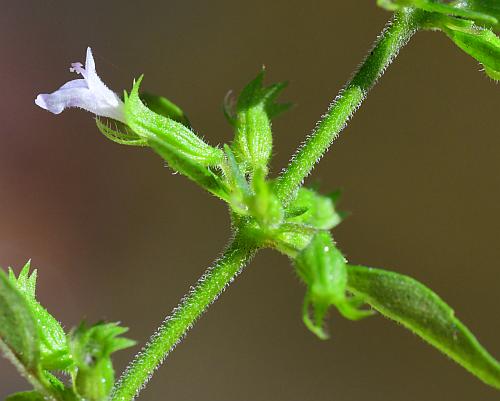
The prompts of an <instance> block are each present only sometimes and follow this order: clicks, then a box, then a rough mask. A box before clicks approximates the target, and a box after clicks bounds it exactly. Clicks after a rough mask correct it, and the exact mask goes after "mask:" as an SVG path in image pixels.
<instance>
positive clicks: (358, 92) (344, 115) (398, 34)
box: [111, 9, 421, 401]
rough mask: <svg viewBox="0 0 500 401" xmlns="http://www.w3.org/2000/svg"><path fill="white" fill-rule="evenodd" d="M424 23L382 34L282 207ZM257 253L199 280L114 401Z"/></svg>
mask: <svg viewBox="0 0 500 401" xmlns="http://www.w3.org/2000/svg"><path fill="white" fill-rule="evenodd" d="M420 19H421V13H420V12H418V11H414V10H410V9H409V10H407V11H402V12H400V13H397V14H396V16H395V17H394V20H393V21H392V23H390V24H389V25H388V27H387V28H386V29H385V30H384V31H383V32H382V34H381V35H380V37H379V39H378V40H377V42H376V44H375V47H374V48H373V50H372V51H371V52H370V54H369V55H368V56H367V57H366V59H365V61H364V63H363V64H362V65H361V67H360V68H359V70H358V72H357V73H356V74H355V75H354V77H353V78H352V80H351V81H350V82H349V83H348V84H347V86H346V87H345V89H344V90H343V91H342V92H341V93H340V94H339V95H338V96H337V98H336V100H335V102H334V103H333V104H332V106H331V107H330V108H329V110H328V112H327V114H326V115H325V117H324V118H323V120H322V121H321V122H320V123H319V124H318V126H317V128H316V129H315V131H314V132H313V134H312V135H311V136H310V137H309V138H308V139H307V141H306V142H305V143H304V145H303V146H302V147H301V148H300V149H299V150H298V152H297V154H296V155H295V157H294V158H293V159H292V161H291V162H290V165H289V166H288V168H287V169H286V170H285V171H284V172H283V174H282V175H281V177H280V178H279V179H278V181H277V183H276V187H275V189H276V191H277V195H278V197H279V198H280V200H281V201H282V202H283V204H284V205H286V204H287V203H288V202H289V201H290V200H291V199H292V198H293V194H294V193H295V190H296V189H297V188H298V187H299V185H300V184H301V183H302V181H303V180H304V178H305V177H306V176H307V175H308V174H309V173H310V172H311V170H312V169H313V167H314V165H315V164H316V163H317V162H318V160H319V159H320V158H321V156H322V155H323V154H324V152H326V150H327V149H328V147H329V146H330V145H331V143H332V142H333V140H334V139H335V138H336V137H337V135H338V133H339V132H340V131H341V130H342V128H343V127H344V126H345V124H346V123H347V121H348V120H349V118H350V117H351V115H352V114H353V113H354V112H355V111H356V109H357V108H358V107H359V105H360V104H361V102H362V101H363V99H364V98H365V96H366V94H367V93H368V91H369V90H370V88H371V87H372V86H373V85H374V84H375V83H376V81H377V79H378V78H379V77H380V76H381V75H382V74H383V73H384V71H385V69H386V67H387V66H388V65H389V64H390V63H391V61H392V60H393V58H394V57H395V56H396V55H397V53H398V52H399V50H400V49H401V47H403V46H404V45H405V44H406V43H407V42H408V40H409V39H410V38H411V36H412V35H413V34H414V32H415V31H416V29H417V28H418V26H419V21H420ZM256 249H257V247H256V246H254V245H253V244H252V242H249V238H248V237H242V236H241V235H237V236H236V237H235V239H234V240H233V242H232V243H231V244H230V245H229V246H228V248H227V250H226V251H225V252H224V254H223V255H222V257H221V258H220V259H219V260H218V261H217V262H216V263H215V265H214V266H213V267H211V268H209V269H208V271H207V272H206V273H205V274H204V275H203V276H202V277H201V278H200V280H199V281H198V283H197V285H196V287H195V288H194V289H193V290H192V291H191V292H190V293H189V294H188V295H187V296H186V297H185V298H184V299H183V300H182V301H181V303H180V305H179V306H178V307H177V308H175V309H174V311H173V312H172V314H171V315H170V316H169V317H167V318H166V319H165V321H164V322H163V323H162V325H161V326H160V327H159V329H158V330H157V332H156V333H155V334H154V335H153V336H152V337H151V339H150V341H149V343H148V344H146V346H145V347H144V349H143V350H142V352H141V353H139V354H138V355H137V356H136V357H135V359H134V360H133V361H132V362H131V363H130V365H129V366H128V367H127V369H126V370H125V372H124V373H123V375H122V377H121V378H120V380H119V381H118V382H117V384H116V386H115V388H114V389H113V392H112V395H111V401H130V400H132V399H134V398H135V396H136V395H137V394H138V392H139V391H140V390H141V389H142V388H143V387H144V385H145V384H146V383H147V381H148V380H149V378H150V377H151V375H152V374H153V372H154V370H155V369H156V368H157V367H158V366H159V365H160V364H161V363H162V362H163V360H164V359H165V358H166V357H167V355H168V354H169V353H170V351H171V350H172V349H173V348H174V347H175V346H176V344H177V343H178V342H179V341H180V340H181V339H182V338H183V337H184V335H185V334H186V333H187V331H188V330H189V329H190V328H191V326H192V325H193V324H194V322H195V321H196V320H197V319H198V317H199V316H200V315H201V314H202V313H203V312H204V311H205V310H206V309H207V307H208V306H210V304H211V303H212V302H214V301H215V300H216V299H217V297H218V296H219V295H220V293H221V292H222V291H223V290H224V288H225V287H226V286H227V285H228V284H229V283H231V281H233V279H234V278H235V277H236V276H237V275H238V273H239V272H240V271H241V269H242V268H243V267H244V266H245V265H246V264H247V263H248V261H249V260H250V259H251V257H252V256H253V254H254V253H255V251H256Z"/></svg>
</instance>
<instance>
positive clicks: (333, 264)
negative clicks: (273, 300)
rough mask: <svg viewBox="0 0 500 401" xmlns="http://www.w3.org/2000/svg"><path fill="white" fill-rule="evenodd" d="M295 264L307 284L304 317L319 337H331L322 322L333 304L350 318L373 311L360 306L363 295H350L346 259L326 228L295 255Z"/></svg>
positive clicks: (360, 316)
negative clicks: (348, 292) (348, 293)
mask: <svg viewBox="0 0 500 401" xmlns="http://www.w3.org/2000/svg"><path fill="white" fill-rule="evenodd" d="M295 266H296V268H297V273H298V274H299V277H300V278H301V279H302V280H303V281H304V283H305V284H306V285H307V293H306V297H305V300H304V307H303V311H302V317H303V320H304V323H305V324H306V326H307V327H308V328H309V329H310V330H311V331H312V332H313V333H315V334H316V335H317V336H318V337H319V338H321V339H326V338H328V335H327V333H326V332H325V331H324V329H323V325H324V320H325V316H326V314H327V312H328V309H329V308H330V306H335V307H336V308H337V309H338V310H339V312H340V313H341V314H342V315H343V316H344V317H346V318H348V319H351V320H358V319H361V318H364V317H366V316H369V315H371V311H367V310H360V309H358V307H359V306H360V304H361V303H362V302H361V301H362V300H361V299H360V298H350V297H348V295H347V293H346V290H347V268H346V260H345V258H344V256H343V255H342V254H341V253H340V251H339V250H338V249H337V247H335V245H334V243H333V240H332V237H331V236H330V234H329V233H328V232H327V231H320V232H318V233H317V234H316V235H315V236H314V237H313V239H312V241H311V242H310V244H309V245H308V246H307V247H306V248H305V249H304V250H303V251H302V252H301V253H300V254H299V255H298V256H297V257H296V258H295ZM310 307H312V310H313V315H312V316H310V313H309V308H310Z"/></svg>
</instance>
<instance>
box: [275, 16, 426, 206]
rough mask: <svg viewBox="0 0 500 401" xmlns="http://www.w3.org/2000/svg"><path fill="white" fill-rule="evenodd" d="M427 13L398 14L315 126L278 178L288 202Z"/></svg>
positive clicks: (281, 194) (282, 197)
mask: <svg viewBox="0 0 500 401" xmlns="http://www.w3.org/2000/svg"><path fill="white" fill-rule="evenodd" d="M424 15H425V14H424V13H422V12H421V11H419V10H415V9H410V8H408V9H405V10H404V11H401V12H398V13H396V14H395V16H394V19H393V20H392V21H391V22H390V23H389V24H388V26H387V27H386V29H385V30H384V31H383V32H382V34H381V35H380V36H379V38H378V40H377V41H376V42H375V46H374V47H373V49H372V50H371V51H370V53H369V54H368V56H367V57H366V58H365V60H364V62H363V63H362V64H361V66H360V67H359V69H358V71H357V72H356V74H355V75H354V77H353V78H352V79H351V80H350V81H349V82H348V83H347V85H346V86H345V88H344V89H343V90H342V91H341V92H340V94H339V95H338V96H337V98H336V99H335V101H334V102H333V103H332V104H331V106H330V107H329V109H328V112H327V113H326V114H325V115H324V116H323V119H322V120H321V121H320V122H319V123H318V125H317V126H316V129H315V130H314V131H313V133H312V134H311V135H310V136H309V137H308V138H307V140H306V141H305V142H304V144H303V146H302V147H301V148H300V149H299V150H298V151H297V153H296V154H295V155H294V157H293V158H292V160H291V161H290V164H289V165H288V167H287V168H286V169H285V170H284V171H283V173H282V174H281V176H280V177H279V178H278V180H277V182H276V187H275V189H276V193H277V196H278V197H279V199H280V200H281V201H282V202H283V203H284V204H285V205H286V204H288V203H289V202H290V201H291V200H292V199H293V196H294V194H295V192H296V190H297V188H298V187H299V186H300V185H301V183H302V182H303V180H304V179H305V178H306V177H307V176H308V175H309V173H310V172H311V170H312V169H313V168H314V165H315V164H316V163H317V162H318V161H319V160H320V159H321V157H322V156H323V154H324V153H325V152H326V151H327V150H328V148H329V147H330V145H331V144H332V142H333V141H334V140H335V139H336V138H337V136H338V134H339V133H340V131H342V129H343V128H344V127H345V125H346V124H347V121H348V120H349V119H350V117H351V116H352V115H353V113H354V112H355V111H356V110H357V109H358V107H359V106H360V105H361V103H362V102H363V100H364V99H365V97H366V95H367V93H368V91H369V90H370V89H371V88H372V87H373V86H374V85H375V83H376V82H377V80H378V78H380V77H381V76H382V75H383V73H384V71H385V69H386V68H387V66H389V64H390V63H391V62H392V60H393V59H394V57H396V56H397V54H398V52H399V50H400V49H401V48H402V47H403V46H404V45H405V44H406V43H407V42H408V40H409V39H410V38H411V37H412V36H413V34H414V33H415V32H416V30H417V29H418V27H419V26H420V23H421V20H422V18H423V16H424Z"/></svg>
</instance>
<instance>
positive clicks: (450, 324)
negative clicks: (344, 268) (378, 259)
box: [348, 266, 500, 389]
mask: <svg viewBox="0 0 500 401" xmlns="http://www.w3.org/2000/svg"><path fill="white" fill-rule="evenodd" d="M348 288H349V291H352V292H353V293H354V294H356V295H360V296H362V297H363V298H364V299H365V301H366V302H367V303H369V304H370V305H371V306H372V307H373V308H375V309H376V310H378V311H379V312H380V313H381V314H383V315H384V316H386V317H388V318H389V319H392V320H395V321H396V322H398V323H401V324H402V325H403V326H405V327H406V328H408V329H410V330H411V331H412V332H414V333H416V334H417V335H419V336H420V337H422V338H423V339H424V340H425V341H427V342H428V343H430V344H431V345H433V346H434V347H436V348H437V349H439V350H440V351H442V352H443V353H445V354H446V355H448V356H449V357H450V358H452V359H453V360H454V361H456V362H457V363H459V364H460V365H462V366H463V367H464V368H465V369H467V370H468V371H469V372H471V373H472V374H474V375H476V376H477V377H478V378H480V379H481V380H482V381H484V382H485V383H487V384H489V385H490V386H493V387H495V388H499V389H500V364H499V362H498V361H496V360H495V359H494V358H493V357H492V356H491V355H490V354H489V353H488V352H487V351H486V350H485V349H484V348H483V347H482V346H481V344H480V343H479V342H478V341H477V339H476V338H475V337H474V335H473V334H472V333H471V332H470V331H469V329H467V327H465V325H464V324H463V323H462V322H460V321H459V320H458V319H457V318H456V317H455V314H454V312H453V310H452V309H451V308H450V307H449V306H448V305H447V304H446V303H445V302H444V301H443V300H442V299H441V298H440V297H439V296H438V295H436V294H435V293H434V292H432V291H431V290H430V289H428V288H427V287H425V286H424V285H423V284H421V283H419V282H418V281H416V280H414V279H412V278H410V277H407V276H404V275H402V274H397V273H393V272H389V271H386V270H380V269H373V268H369V267H363V266H348Z"/></svg>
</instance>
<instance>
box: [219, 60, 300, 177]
mask: <svg viewBox="0 0 500 401" xmlns="http://www.w3.org/2000/svg"><path fill="white" fill-rule="evenodd" d="M263 80H264V69H262V70H261V72H260V73H259V74H258V75H257V77H256V78H255V79H254V80H252V81H251V82H250V83H249V84H248V85H247V86H246V87H245V88H244V89H243V91H242V92H241V94H240V96H239V97H238V102H237V104H236V115H235V116H232V115H231V112H230V111H229V107H227V106H226V107H225V108H224V110H225V114H226V116H227V118H228V120H229V121H230V122H234V126H235V129H236V134H235V138H234V142H233V145H232V148H233V151H234V154H235V156H236V159H237V160H238V162H239V163H241V164H242V166H243V169H244V171H245V173H248V172H253V171H254V170H257V169H261V170H264V171H266V172H267V165H268V162H269V159H270V157H271V153H272V145H273V137H272V132H271V119H272V118H274V117H276V116H277V115H279V114H281V113H282V112H284V111H286V110H288V109H289V108H290V106H291V105H290V104H289V103H284V104H282V103H275V100H276V98H277V97H278V95H279V94H280V93H281V91H282V90H283V89H284V88H285V87H286V85H287V83H285V82H280V83H277V84H274V85H271V86H268V87H263ZM226 104H227V102H226Z"/></svg>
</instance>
